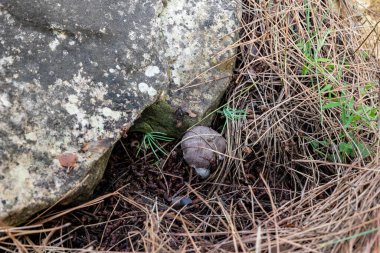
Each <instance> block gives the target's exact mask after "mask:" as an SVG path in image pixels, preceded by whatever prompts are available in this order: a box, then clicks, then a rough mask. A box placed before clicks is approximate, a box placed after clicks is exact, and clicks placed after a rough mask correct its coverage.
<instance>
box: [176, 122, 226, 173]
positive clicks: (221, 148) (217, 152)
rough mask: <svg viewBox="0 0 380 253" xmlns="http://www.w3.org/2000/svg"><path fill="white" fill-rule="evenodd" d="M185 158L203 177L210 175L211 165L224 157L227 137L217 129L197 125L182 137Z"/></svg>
mask: <svg viewBox="0 0 380 253" xmlns="http://www.w3.org/2000/svg"><path fill="white" fill-rule="evenodd" d="M181 148H182V152H183V158H184V159H185V161H186V162H187V164H189V165H190V166H191V167H192V168H194V169H195V172H196V173H197V174H198V175H199V176H201V177H202V178H206V177H208V176H209V175H210V169H209V167H210V165H211V164H212V163H215V162H216V161H217V160H218V159H219V160H221V159H223V154H224V153H225V152H226V139H224V137H223V136H222V135H221V134H220V133H218V132H216V131H215V130H213V129H211V128H209V127H205V126H197V127H194V128H192V129H191V130H189V131H187V132H186V133H185V135H184V136H183V138H182V142H181Z"/></svg>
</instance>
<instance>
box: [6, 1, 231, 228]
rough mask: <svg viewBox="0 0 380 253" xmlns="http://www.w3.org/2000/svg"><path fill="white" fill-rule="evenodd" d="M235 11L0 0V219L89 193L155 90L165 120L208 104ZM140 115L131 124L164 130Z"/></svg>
mask: <svg viewBox="0 0 380 253" xmlns="http://www.w3.org/2000/svg"><path fill="white" fill-rule="evenodd" d="M237 14H238V5H237V4H235V3H234V2H233V1H230V0H172V1H170V0H169V1H161V0H145V1H141V0H107V1H104V0H0V115H1V122H0V221H2V222H5V223H7V224H18V223H21V222H23V221H25V220H26V219H27V218H28V217H30V216H31V215H33V214H34V213H36V212H38V211H39V210H41V209H43V208H46V207H48V206H49V205H51V204H53V203H55V202H57V201H61V202H62V203H68V202H70V201H73V200H75V199H80V198H85V197H87V196H88V195H90V194H91V192H92V190H93V188H94V187H95V186H96V184H97V183H98V181H99V180H100V178H101V177H102V175H103V172H104V169H105V166H106V164H107V160H108V157H109V154H110V152H111V149H112V146H113V144H114V143H115V142H116V141H117V140H118V138H119V136H120V132H121V130H122V129H124V130H127V129H128V128H129V127H130V126H131V124H132V123H133V122H134V121H135V120H136V119H137V118H138V117H139V115H140V114H141V113H142V111H143V110H144V109H145V108H147V107H149V106H151V105H152V104H153V103H154V102H155V101H159V102H158V104H160V105H163V106H160V109H159V111H160V115H159V117H158V118H160V119H161V118H165V117H166V118H167V119H170V120H166V123H167V124H166V126H165V127H167V128H170V127H172V128H176V127H177V128H181V127H183V125H181V127H179V126H178V122H177V120H176V119H175V117H174V115H173V114H174V112H175V111H176V110H177V109H178V108H182V110H183V111H187V110H191V112H193V113H195V114H196V115H197V118H195V119H193V121H194V120H197V119H199V118H200V117H202V116H204V115H205V114H206V113H207V112H208V111H210V110H211V108H213V107H214V106H215V105H216V104H217V103H218V99H219V98H220V97H221V95H222V94H223V92H224V90H225V88H226V86H227V84H228V82H229V77H230V75H231V74H232V67H233V63H234V60H233V55H234V51H233V50H227V51H222V50H223V49H224V48H225V47H226V46H228V45H231V44H232V43H233V42H234V40H235V39H236V30H237V28H238V17H237ZM209 68H212V69H211V70H210V71H206V70H207V69H209ZM156 104H157V103H156ZM149 108H153V107H149ZM146 111H149V110H146ZM153 112H154V113H157V110H153ZM161 113H162V114H161ZM164 116H165V117H164ZM191 116H194V115H191ZM186 117H187V116H186ZM147 118H151V119H152V122H146V121H145V122H143V121H141V120H140V122H139V123H138V124H136V126H137V127H136V129H137V130H138V129H139V126H140V128H141V129H144V131H150V130H156V131H158V130H159V131H166V130H167V131H166V132H168V133H170V130H169V129H156V127H157V126H155V124H154V122H155V121H156V120H155V119H154V117H152V115H149V116H148V117H147ZM188 118H190V117H188ZM158 121H159V120H158ZM185 122H187V121H186V120H185ZM189 122H191V121H189ZM188 124H189V123H188ZM185 126H186V124H185ZM181 129H182V128H181ZM174 132H175V131H174ZM178 134H179V133H178V132H176V133H173V135H174V136H177V135H178ZM70 167H73V168H70Z"/></svg>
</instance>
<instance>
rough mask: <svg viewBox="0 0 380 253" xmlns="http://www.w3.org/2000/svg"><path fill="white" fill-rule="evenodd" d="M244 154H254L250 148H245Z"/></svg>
mask: <svg viewBox="0 0 380 253" xmlns="http://www.w3.org/2000/svg"><path fill="white" fill-rule="evenodd" d="M243 153H244V154H246V155H249V154H251V153H252V149H251V148H250V147H247V146H245V147H243Z"/></svg>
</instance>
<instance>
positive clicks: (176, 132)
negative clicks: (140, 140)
mask: <svg viewBox="0 0 380 253" xmlns="http://www.w3.org/2000/svg"><path fill="white" fill-rule="evenodd" d="M177 109H178V108H173V107H172V106H171V105H169V104H168V103H167V102H166V101H163V100H159V101H157V102H156V103H154V104H153V105H151V106H149V107H148V108H146V109H145V110H144V111H143V112H142V114H141V116H140V118H139V119H138V120H136V121H135V124H134V125H133V127H132V128H131V129H130V131H131V132H142V133H149V132H162V133H165V134H167V135H168V136H170V137H175V138H179V137H181V135H182V134H183V133H184V132H185V131H186V130H187V129H188V128H189V127H191V126H193V125H194V124H196V123H197V119H196V118H190V117H189V116H188V115H186V114H185V115H184V116H183V118H182V119H178V117H177V115H176V110H177Z"/></svg>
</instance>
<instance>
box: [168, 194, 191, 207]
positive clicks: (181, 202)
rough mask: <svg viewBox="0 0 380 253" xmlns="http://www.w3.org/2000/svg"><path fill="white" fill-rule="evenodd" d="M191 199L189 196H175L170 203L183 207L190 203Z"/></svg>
mask: <svg viewBox="0 0 380 253" xmlns="http://www.w3.org/2000/svg"><path fill="white" fill-rule="evenodd" d="M192 203H193V201H192V200H191V198H189V197H184V196H177V197H174V198H173V199H172V205H173V206H174V207H183V206H187V205H191V204H192Z"/></svg>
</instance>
